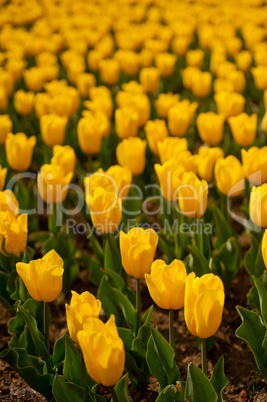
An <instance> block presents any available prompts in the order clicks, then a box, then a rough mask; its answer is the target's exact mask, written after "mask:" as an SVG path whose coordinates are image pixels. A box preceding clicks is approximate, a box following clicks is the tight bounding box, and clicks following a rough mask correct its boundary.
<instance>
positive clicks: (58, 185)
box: [37, 164, 73, 204]
mask: <svg viewBox="0 0 267 402" xmlns="http://www.w3.org/2000/svg"><path fill="white" fill-rule="evenodd" d="M72 176H73V174H72V173H71V172H70V173H68V174H67V175H66V174H65V172H64V170H63V168H62V167H61V166H59V165H52V164H51V165H49V164H46V165H43V166H41V169H40V172H39V173H38V176H37V186H38V191H39V194H40V196H41V197H42V199H43V200H44V201H45V202H46V203H48V204H56V203H59V202H63V201H64V200H65V198H66V195H67V191H68V188H69V183H70V182H71V179H72Z"/></svg>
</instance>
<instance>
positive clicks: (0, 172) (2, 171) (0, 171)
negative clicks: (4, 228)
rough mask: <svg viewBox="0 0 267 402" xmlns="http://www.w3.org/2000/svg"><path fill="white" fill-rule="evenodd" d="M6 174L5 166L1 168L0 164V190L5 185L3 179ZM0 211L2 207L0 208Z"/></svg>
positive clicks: (4, 179)
mask: <svg viewBox="0 0 267 402" xmlns="http://www.w3.org/2000/svg"><path fill="white" fill-rule="evenodd" d="M6 174H7V168H6V167H5V168H3V167H2V165H0V191H2V190H3V188H4V187H5V181H6ZM0 210H1V211H2V209H0Z"/></svg>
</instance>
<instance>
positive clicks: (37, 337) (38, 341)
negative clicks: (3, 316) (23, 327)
mask: <svg viewBox="0 0 267 402" xmlns="http://www.w3.org/2000/svg"><path fill="white" fill-rule="evenodd" d="M17 307H18V309H19V311H20V312H21V314H22V316H23V318H24V320H25V322H26V324H27V326H28V328H29V331H30V334H31V337H32V341H33V343H34V346H35V348H36V350H38V351H39V355H41V356H42V357H43V359H45V360H46V361H49V360H50V355H49V352H48V350H47V347H46V344H45V339H44V336H43V334H42V333H41V332H40V331H39V330H38V328H37V323H36V320H35V319H34V318H33V317H32V316H31V315H30V314H29V313H28V311H27V310H25V308H24V307H22V306H19V305H18V306H17Z"/></svg>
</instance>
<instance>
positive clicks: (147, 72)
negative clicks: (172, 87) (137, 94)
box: [139, 67, 159, 94]
mask: <svg viewBox="0 0 267 402" xmlns="http://www.w3.org/2000/svg"><path fill="white" fill-rule="evenodd" d="M139 77H140V83H141V84H142V86H143V87H144V90H145V92H147V93H149V94H151V93H153V92H156V90H157V89H158V86H159V70H158V69H157V68H156V67H146V68H143V69H142V70H141V71H140V74H139Z"/></svg>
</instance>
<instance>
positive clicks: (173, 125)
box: [168, 99, 198, 137]
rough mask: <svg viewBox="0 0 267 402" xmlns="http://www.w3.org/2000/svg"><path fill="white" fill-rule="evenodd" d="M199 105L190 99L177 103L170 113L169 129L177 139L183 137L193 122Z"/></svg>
mask: <svg viewBox="0 0 267 402" xmlns="http://www.w3.org/2000/svg"><path fill="white" fill-rule="evenodd" d="M197 107H198V103H197V102H193V103H190V102H189V100H188V99H184V100H182V101H180V102H177V103H176V104H175V105H174V106H173V107H171V108H170V110H169V112H168V127H169V130H170V133H171V134H172V135H174V136H175V137H183V136H184V135H185V134H186V132H187V130H188V128H189V126H190V124H191V123H192V121H193V118H194V115H195V111H196V110H197Z"/></svg>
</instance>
